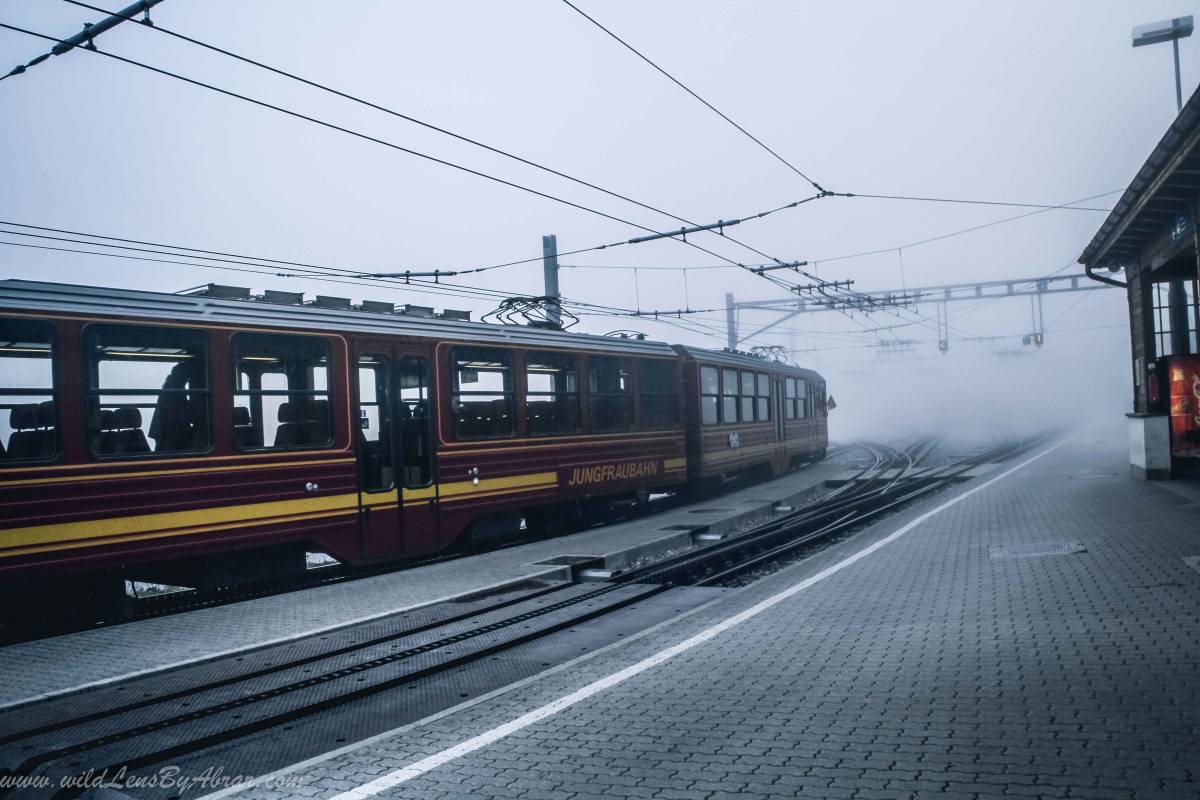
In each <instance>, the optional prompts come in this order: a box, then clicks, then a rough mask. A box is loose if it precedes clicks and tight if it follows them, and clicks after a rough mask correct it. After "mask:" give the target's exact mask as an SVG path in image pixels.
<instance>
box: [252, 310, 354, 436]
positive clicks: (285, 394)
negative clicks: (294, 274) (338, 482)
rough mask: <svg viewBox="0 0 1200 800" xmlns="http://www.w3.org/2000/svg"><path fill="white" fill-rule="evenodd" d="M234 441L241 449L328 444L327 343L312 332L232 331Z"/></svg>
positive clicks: (329, 428) (330, 434)
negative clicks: (290, 333) (291, 334)
mask: <svg viewBox="0 0 1200 800" xmlns="http://www.w3.org/2000/svg"><path fill="white" fill-rule="evenodd" d="M233 364H234V396H233V405H234V408H233V421H234V436H235V441H234V444H236V445H237V447H238V449H240V450H258V449H276V448H279V449H284V448H288V449H294V448H308V449H313V448H320V447H328V446H329V444H330V442H331V440H332V430H331V422H332V416H331V415H330V413H329V343H328V342H327V341H325V340H324V339H318V338H316V337H312V336H271V335H264V334H258V333H239V334H236V335H234V337H233Z"/></svg>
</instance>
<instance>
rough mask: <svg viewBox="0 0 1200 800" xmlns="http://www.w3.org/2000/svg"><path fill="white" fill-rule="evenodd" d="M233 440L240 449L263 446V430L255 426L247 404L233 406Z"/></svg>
mask: <svg viewBox="0 0 1200 800" xmlns="http://www.w3.org/2000/svg"><path fill="white" fill-rule="evenodd" d="M233 442H234V444H235V445H237V448H238V449H239V450H250V449H252V448H255V447H262V446H263V440H262V432H261V431H259V430H258V429H257V428H255V427H254V422H253V421H252V420H251V419H250V409H248V408H246V407H245V406H234V407H233Z"/></svg>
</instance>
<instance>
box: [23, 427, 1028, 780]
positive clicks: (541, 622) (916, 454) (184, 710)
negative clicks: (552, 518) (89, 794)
mask: <svg viewBox="0 0 1200 800" xmlns="http://www.w3.org/2000/svg"><path fill="white" fill-rule="evenodd" d="M1033 444H1034V443H1033V442H1020V443H1018V442H1014V443H1010V444H1007V445H1002V446H1000V447H997V448H993V449H991V450H988V451H986V452H983V453H980V454H977V455H975V456H972V457H970V458H966V459H962V460H960V461H958V462H955V463H954V464H951V465H947V466H944V467H941V468H938V469H933V470H922V469H921V467H920V464H921V462H922V460H923V459H925V458H926V457H927V456H928V455H929V453H930V451H931V449H932V448H933V446H934V443H933V442H931V441H919V442H913V443H911V444H908V445H902V446H901V447H899V448H889V447H882V446H878V445H863V446H862V447H863V448H864V452H865V453H866V454H867V458H866V460H865V461H864V463H863V464H862V465H861V469H859V470H857V472H856V474H855V475H854V478H853V480H850V481H847V482H846V483H844V484H843V485H842V486H841V487H839V488H837V489H834V490H833V491H831V492H829V493H828V494H827V495H826V496H824V497H823V498H821V499H820V500H818V501H815V502H814V503H811V504H809V505H807V506H805V507H802V508H798V509H795V510H792V511H789V512H787V513H784V514H781V515H780V516H778V517H776V518H774V519H772V520H770V521H769V522H766V523H763V524H761V525H757V526H755V527H753V528H751V529H749V530H746V531H743V532H741V533H739V534H736V535H734V536H730V537H728V538H726V539H724V540H721V541H719V542H716V543H714V544H710V545H707V546H704V547H701V548H697V549H695V550H692V551H687V552H684V553H681V554H679V555H676V556H673V557H670V558H666V559H663V560H660V561H657V562H654V563H650V564H646V565H643V566H640V567H638V568H636V569H631V570H628V571H627V572H624V573H621V574H618V575H615V576H613V578H612V579H611V580H609V581H606V582H603V583H563V584H547V583H531V584H530V585H528V586H526V587H522V588H517V589H514V590H512V591H510V592H508V593H507V594H505V595H504V596H501V597H497V598H490V599H480V600H476V601H472V602H467V603H461V604H448V605H447V606H444V607H434V608H429V609H423V610H418V611H414V612H409V613H405V614H401V615H397V616H394V617H388V618H384V619H381V620H376V621H373V622H370V623H364V624H361V625H357V626H354V627H353V628H348V629H345V630H343V631H338V632H333V633H330V634H327V635H322V636H319V637H314V638H311V639H306V640H300V641H296V642H291V643H287V644H284V645H278V646H275V647H272V648H269V649H264V650H260V651H256V652H251V653H246V654H243V655H240V656H236V657H233V656H231V657H228V658H225V659H222V660H220V661H214V662H209V663H205V664H199V665H196V666H194V667H191V668H188V669H185V670H177V671H173V672H169V673H164V674H157V675H148V676H145V677H143V678H137V679H133V680H130V681H128V682H125V683H121V684H116V685H111V686H107V687H104V688H102V689H98V690H94V691H90V692H87V693H81V694H77V695H69V696H65V697H62V698H58V699H55V700H51V701H46V702H42V703H37V704H31V705H28V706H23V707H20V708H16V709H13V710H10V711H8V712H4V713H0V754H3V755H2V756H0V776H3V777H5V778H6V779H7V780H6V781H4V782H0V797H3V798H10V797H11V798H27V797H29V798H32V797H38V798H42V797H55V798H69V797H77V796H79V795H81V794H82V793H83V792H84V791H85V790H86V788H87V781H88V779H89V776H90V777H91V778H94V777H95V776H107V777H108V779H112V778H114V777H115V776H118V775H125V774H129V773H137V774H145V771H146V770H151V771H153V770H161V769H163V768H164V766H165V767H169V768H171V769H192V770H193V771H196V770H199V769H201V767H202V765H203V764H204V763H206V761H205V759H207V760H208V763H212V761H214V760H222V761H223V762H224V761H228V762H229V763H231V764H235V765H237V766H239V767H240V768H241V769H240V771H242V772H245V773H248V774H261V773H263V772H266V771H269V770H270V769H275V768H278V767H280V766H284V765H286V764H288V763H294V762H295V761H299V760H302V759H303V758H306V757H311V755H315V754H317V753H319V752H324V751H326V750H328V749H333V748H334V747H336V746H337V744H338V743H339V742H341V741H345V740H347V739H348V738H349V737H350V736H353V737H354V738H355V739H357V738H365V736H366V735H370V730H371V729H369V728H363V727H362V726H363V725H368V726H369V725H370V719H367V721H366V722H364V717H365V718H374V717H380V716H381V714H382V717H383V719H381V720H380V724H385V728H393V727H395V726H396V724H402V723H398V722H397V715H401V716H403V715H406V714H407V715H410V716H414V717H415V718H419V716H423V715H425V714H426V713H432V710H440V708H445V707H448V706H451V705H454V704H456V703H458V702H461V698H462V697H465V696H467V693H463V692H461V691H460V690H461V689H463V688H466V687H467V686H468V685H469V686H470V687H471V688H472V689H473V690H474V691H475V692H476V693H478V691H479V690H480V689H483V690H484V691H486V690H488V687H489V686H495V687H496V688H498V687H499V686H502V685H506V684H507V683H511V682H512V680H515V679H517V678H519V677H523V676H525V675H528V674H533V673H536V672H537V671H540V670H541V669H543V668H545V667H547V666H550V665H551V664H552V663H554V662H555V661H558V662H560V663H561V662H562V661H566V660H568V659H569V658H571V657H574V656H575V655H578V654H579V652H580V651H582V650H588V649H592V648H594V647H596V646H602V645H603V644H605V643H607V642H610V641H616V640H618V639H619V637H620V636H623V635H626V634H627V633H628V632H630V631H631V630H638V629H644V628H646V627H649V626H650V625H653V624H655V623H656V622H657V621H659V620H665V619H668V618H670V617H671V616H673V615H674V614H677V613H679V612H680V611H682V610H683V607H686V606H688V605H695V604H698V603H699V602H703V601H704V600H706V599H708V598H711V597H712V596H714V595H713V593H714V592H720V591H724V590H720V589H714V588H706V587H714V586H717V585H719V584H721V583H724V582H728V581H730V580H731V579H735V578H736V577H737V576H739V575H741V574H744V573H745V572H746V571H747V570H753V569H758V568H761V566H762V565H763V564H765V563H768V562H770V561H773V560H774V561H778V560H780V559H784V558H786V557H787V556H788V555H789V554H791V553H794V552H795V551H797V550H799V549H801V548H803V547H805V546H807V545H809V544H811V543H812V542H814V541H816V540H818V539H820V538H822V537H827V536H830V535H831V534H833V533H837V532H844V531H847V530H849V529H851V528H855V527H857V526H860V525H862V524H864V523H866V522H870V521H872V520H874V519H877V518H878V517H879V516H880V515H882V514H884V513H887V512H888V511H891V510H894V509H895V508H897V507H898V506H900V505H903V504H905V503H908V502H911V501H912V500H915V499H917V498H920V497H922V496H925V495H927V494H929V493H931V492H934V491H937V490H938V489H940V488H944V487H945V486H947V485H949V484H950V483H952V482H954V481H955V480H957V479H959V478H960V477H961V476H962V475H963V474H965V473H966V472H968V471H969V470H971V469H972V468H974V467H976V466H978V465H979V464H981V463H984V462H985V461H997V460H1003V459H1005V458H1009V457H1011V456H1012V455H1014V454H1015V453H1017V452H1020V451H1021V450H1023V449H1026V448H1028V447H1030V446H1032V445H1033ZM581 642H582V646H581ZM542 659H547V660H542ZM463 675H466V676H467V677H466V678H464V677H462V676H463ZM468 693H469V692H468ZM381 709H382V710H386V711H385V712H381ZM372 714H373V715H374V717H372ZM355 726H358V727H355ZM338 732H340V737H339V736H338V735H336V734H337V733H338ZM155 774H157V773H155ZM15 779H19V780H20V781H22V782H24V784H25V785H24V786H19V785H18V786H15V787H14V786H12V784H13V781H14V780H15ZM64 779H66V780H67V783H66V784H64V782H63V781H64ZM5 784H7V785H8V786H9V787H11V788H4V785H5ZM183 794H184V793H182V792H179V791H176V790H175V789H174V788H165V787H163V786H154V787H150V788H146V787H139V788H137V789H135V790H131V791H130V792H129V796H132V797H138V798H143V797H144V798H156V800H158V799H159V798H162V799H163V800H165V799H166V798H173V797H180V796H182V795H183ZM110 796H114V797H115V796H119V795H110Z"/></svg>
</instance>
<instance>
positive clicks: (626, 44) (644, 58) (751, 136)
mask: <svg viewBox="0 0 1200 800" xmlns="http://www.w3.org/2000/svg"><path fill="white" fill-rule="evenodd" d="M562 1H563V2H564V3H566V4H567V5H568V6H570V7H571V8H572V9H573V10H574V11H575V12H576V13H577V14H579V15H580V16H581V17H583V18H584V19H586V20H587V21H588V22H590V23H592V24H593V25H595V26H596V27H597V28H599V29H600V30H602V31H604V32H605V33H607V34H608V35H609V36H611V37H612V38H613V39H615V40H616V41H617V42H619V43H620V44H621V46H622V47H624V48H625V49H626V50H628V51H629V52H631V53H633V54H634V55H635V56H637V57H638V58H640V59H641V60H642V61H645V62H646V63H647V64H649V65H650V66H651V67H653V68H654V69H655V70H657V71H658V72H659V73H660V74H661V75H663V76H664V77H666V78H667V80H669V81H671V82H672V83H674V84H675V85H676V86H678V87H679V88H680V89H683V90H684V91H685V92H687V93H688V94H689V95H691V96H692V97H694V98H695V99H696V100H698V101H699V102H700V103H703V104H704V106H705V107H707V108H708V109H709V110H710V111H712V112H713V113H714V114H716V115H717V116H719V117H720V118H721V119H723V120H725V121H726V122H728V123H729V124H730V125H732V126H733V127H735V128H737V129H738V130H739V131H741V132H742V134H743V135H744V136H746V138H748V139H750V141H752V142H754V143H755V144H757V145H758V146H759V147H761V148H762V149H763V150H766V151H767V152H768V153H770V154H771V155H772V156H774V157H775V158H776V160H778V161H779V162H780V163H781V164H783V165H784V166H786V167H787V168H788V169H790V170H791V171H792V172H794V173H796V174H797V175H799V176H800V177H801V178H803V179H804V180H805V181H807V182H808V183H809V184H810V185H811V186H812V187H813V188H814V189H816V190H817V191H818V192H822V193H823V192H825V189H824V187H822V186H821V184H819V183H817V182H816V181H815V180H813V179H812V178H810V177H808V176H807V175H805V174H804V173H803V172H802V171H801V170H800V169H799V168H798V167H797V166H796V165H795V164H793V163H792V162H790V161H788V160H787V159H786V158H784V157H783V156H781V155H779V153H777V152H775V150H773V149H772V148H770V147H769V146H767V145H766V144H765V143H764V142H763V141H762V140H761V139H759V138H758V137H757V136H755V135H754V134H752V133H750V131H748V130H746V129H745V128H743V127H742V126H741V125H739V124H738V123H736V122H734V121H733V120H732V119H731V118H730V117H729V116H728V115H727V114H725V113H724V112H723V111H721V110H720V109H718V108H717V107H716V106H714V105H713V104H712V103H710V102H708V101H707V100H705V99H704V98H703V97H701V96H700V95H698V94H696V92H694V91H692V90H691V89H690V88H688V87H687V86H686V85H685V84H684V83H683V81H681V80H679V79H678V78H676V77H675V76H674V75H672V74H671V73H669V72H667V71H666V70H665V69H663V68H662V67H660V66H659V65H658V64H656V63H655V62H654V61H652V60H651V59H650V58H649V57H648V56H646V55H645V54H643V53H642V52H641V51H640V50H638V49H637V48H635V47H634V46H633V45H631V44H630V43H629V42H627V41H625V40H624V39H622V38H621V37H620V36H618V35H617V34H615V33H613V32H612V31H611V30H609V29H608V28H606V27H605V26H604V25H602V24H601V23H600V22H598V21H597V20H596V19H595V17H592V16H591V15H589V14H588V13H587V12H586V11H584V10H583V9H581V8H579V6H577V5H575V4H574V3H572V2H571V0H562Z"/></svg>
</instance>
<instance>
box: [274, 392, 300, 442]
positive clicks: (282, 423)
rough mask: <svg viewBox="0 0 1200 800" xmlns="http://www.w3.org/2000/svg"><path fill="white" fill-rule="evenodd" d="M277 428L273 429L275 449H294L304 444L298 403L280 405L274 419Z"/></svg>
mask: <svg viewBox="0 0 1200 800" xmlns="http://www.w3.org/2000/svg"><path fill="white" fill-rule="evenodd" d="M276 419H277V420H278V421H279V427H278V428H276V429H275V446H276V447H296V446H297V445H302V444H304V423H303V421H302V408H301V405H300V404H299V403H291V402H288V403H280V404H279V414H278V416H277V417H276Z"/></svg>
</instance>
